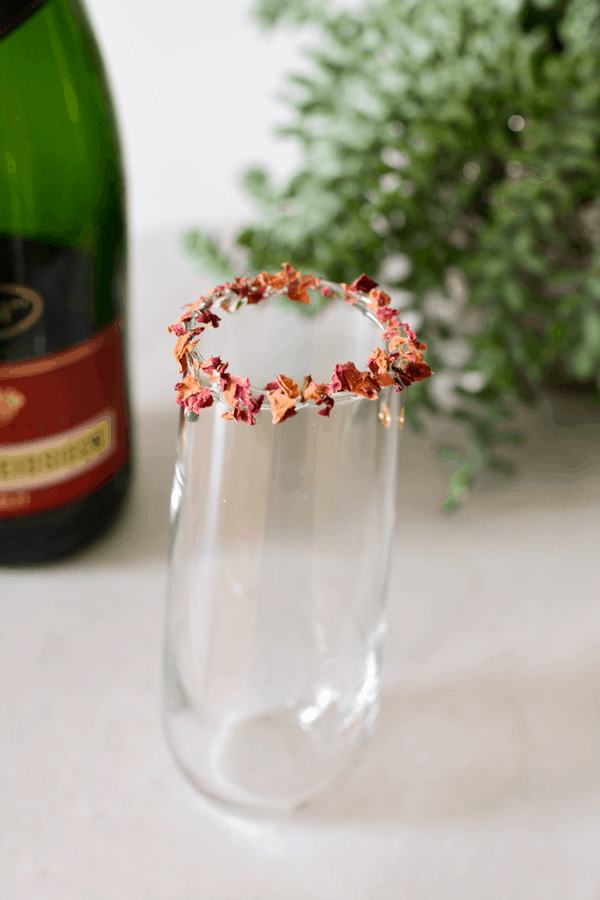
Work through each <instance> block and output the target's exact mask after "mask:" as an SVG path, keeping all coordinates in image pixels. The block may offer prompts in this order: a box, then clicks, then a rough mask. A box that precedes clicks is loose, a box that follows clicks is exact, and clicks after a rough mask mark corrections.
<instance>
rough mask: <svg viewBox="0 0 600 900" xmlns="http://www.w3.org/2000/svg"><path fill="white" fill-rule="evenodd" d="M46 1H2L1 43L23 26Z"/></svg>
mask: <svg viewBox="0 0 600 900" xmlns="http://www.w3.org/2000/svg"><path fill="white" fill-rule="evenodd" d="M44 3H46V0H0V41H1V40H2V38H4V37H6V35H7V34H10V33H11V31H14V30H15V28H18V26H19V25H22V24H23V22H25V21H27V19H28V18H29V17H30V16H32V15H33V14H34V13H35V12H37V10H38V9H39V8H40V6H43V4H44Z"/></svg>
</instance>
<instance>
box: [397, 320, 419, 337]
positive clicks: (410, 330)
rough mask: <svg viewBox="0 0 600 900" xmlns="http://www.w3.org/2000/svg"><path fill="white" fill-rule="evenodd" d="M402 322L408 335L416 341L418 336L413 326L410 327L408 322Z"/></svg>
mask: <svg viewBox="0 0 600 900" xmlns="http://www.w3.org/2000/svg"><path fill="white" fill-rule="evenodd" d="M400 324H401V325H402V327H403V328H404V332H405V334H406V337H407V338H408V339H409V341H416V339H417V336H416V334H415V333H414V331H413V330H412V328H409V325H408V322H401V323H400Z"/></svg>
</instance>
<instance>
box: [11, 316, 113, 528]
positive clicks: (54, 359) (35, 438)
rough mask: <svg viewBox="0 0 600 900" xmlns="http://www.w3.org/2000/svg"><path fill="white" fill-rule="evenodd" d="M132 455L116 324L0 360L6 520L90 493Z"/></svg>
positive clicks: (61, 503) (62, 503)
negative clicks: (56, 347)
mask: <svg viewBox="0 0 600 900" xmlns="http://www.w3.org/2000/svg"><path fill="white" fill-rule="evenodd" d="M128 452H129V441H128V429H127V407H126V400H125V385H124V377H123V365H122V355H121V330H120V326H119V323H118V322H117V321H115V322H113V323H112V324H111V325H109V326H108V327H107V328H105V329H103V330H102V331H100V332H98V334H96V335H94V337H92V338H90V339H89V340H87V341H84V342H82V343H80V344H76V345H75V346H73V347H69V349H68V350H61V351H60V352H58V353H52V354H50V355H49V356H44V357H41V358H40V359H32V360H24V361H22V362H14V363H3V364H0V518H7V517H9V516H18V515H26V514H29V513H37V512H44V511H45V510H49V509H54V508H56V507H58V506H64V505H66V504H68V503H71V502H73V501H75V500H78V499H80V498H82V497H85V496H87V495H88V494H90V493H91V492H92V491H94V490H96V489H97V488H99V487H100V485H102V484H103V483H104V482H105V481H107V480H108V479H109V478H110V477H111V476H112V475H114V473H115V472H116V471H117V470H118V469H119V468H120V467H121V466H122V465H123V464H124V463H125V461H126V459H127V456H128Z"/></svg>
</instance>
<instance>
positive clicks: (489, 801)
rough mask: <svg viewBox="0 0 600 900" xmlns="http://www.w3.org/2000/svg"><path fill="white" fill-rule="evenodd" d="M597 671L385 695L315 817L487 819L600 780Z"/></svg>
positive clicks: (567, 795)
mask: <svg viewBox="0 0 600 900" xmlns="http://www.w3.org/2000/svg"><path fill="white" fill-rule="evenodd" d="M599 685H600V669H599V668H598V666H597V664H596V666H595V668H589V670H587V671H586V672H585V673H577V674H576V675H569V674H549V675H547V676H546V677H542V676H539V677H534V678H528V679H527V678H523V679H520V680H517V679H512V680H511V678H510V677H508V676H507V677H492V676H486V677H479V676H478V674H477V672H473V673H472V675H471V677H470V678H469V679H465V680H464V681H462V682H460V683H458V682H455V683H453V684H444V685H437V686H434V687H431V688H423V689H420V690H414V689H413V690H407V691H397V692H395V693H393V694H387V695H385V696H384V698H383V707H382V713H381V719H380V725H379V729H378V731H377V734H376V736H375V738H374V739H373V742H372V743H371V745H370V747H369V749H368V752H367V756H366V758H365V760H364V761H363V762H362V763H361V765H360V766H359V768H358V769H357V771H356V772H355V773H354V775H353V776H352V777H351V779H350V781H349V783H348V784H346V786H345V787H343V788H341V789H340V790H339V792H338V793H336V794H334V795H333V796H332V797H331V798H329V799H328V800H327V801H326V802H325V804H323V805H322V806H320V807H315V809H314V810H312V811H311V810H308V811H307V812H306V813H304V814H303V817H305V818H306V819H313V820H314V821H318V822H325V821H329V820H335V821H341V820H349V819H350V820H352V819H360V820H361V821H364V820H367V821H369V820H372V821H373V822H374V823H375V822H385V821H386V820H392V819H393V820H396V821H398V820H409V821H410V820H413V821H416V820H420V821H424V820H440V819H445V818H446V819H447V818H455V817H468V818H471V819H473V818H475V819H477V818H484V817H485V816H487V815H488V814H491V813H493V812H496V811H501V810H502V809H503V808H510V807H511V806H513V807H514V805H518V806H520V807H528V808H530V809H531V808H533V809H536V808H537V809H540V808H541V809H543V808H544V807H545V806H547V805H550V804H553V803H556V802H559V803H564V802H565V801H566V800H569V799H576V798H577V797H585V795H586V794H587V793H591V792H593V791H595V790H597V789H598V788H599V787H600V762H599V760H600V716H599V710H600V705H599V688H598V686H599Z"/></svg>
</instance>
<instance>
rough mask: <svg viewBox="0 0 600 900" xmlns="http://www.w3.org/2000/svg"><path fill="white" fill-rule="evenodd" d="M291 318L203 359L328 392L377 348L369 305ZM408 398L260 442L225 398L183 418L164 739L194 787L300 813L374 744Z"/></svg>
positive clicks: (220, 341)
mask: <svg viewBox="0 0 600 900" xmlns="http://www.w3.org/2000/svg"><path fill="white" fill-rule="evenodd" d="M292 307H293V304H290V303H289V301H288V302H287V305H284V306H281V305H277V303H272V304H264V307H263V306H254V307H252V306H244V307H242V309H240V310H239V311H237V312H235V313H233V314H232V315H227V314H226V316H227V318H226V321H224V322H222V323H221V327H220V328H219V330H218V332H214V333H213V332H212V330H210V332H211V333H210V335H209V334H208V332H209V329H207V336H206V337H205V336H203V337H202V344H203V345H204V344H205V343H206V347H207V350H210V351H211V352H216V351H217V350H218V352H219V355H220V357H222V358H223V359H228V360H229V361H230V364H231V369H232V371H233V370H235V371H236V372H238V371H242V366H243V369H244V374H246V373H250V383H251V385H252V387H253V388H257V389H264V385H265V384H267V383H268V382H272V380H273V378H274V377H275V375H277V374H281V373H284V374H285V375H286V376H288V377H291V378H298V379H299V380H301V378H302V375H303V374H305V373H310V374H311V376H313V377H314V380H315V381H318V380H319V379H320V378H323V379H327V378H328V377H330V375H331V371H332V369H333V366H334V365H335V363H336V361H339V360H340V359H342V360H344V361H345V360H358V359H359V358H360V359H361V360H363V359H366V358H367V354H368V352H369V350H372V349H373V346H374V345H375V344H377V343H378V342H379V343H381V341H382V334H381V332H382V330H383V328H381V327H380V328H379V329H378V327H377V319H376V317H375V316H374V315H372V314H369V312H368V309H367V308H366V306H365V304H364V303H362V304H361V303H355V304H354V305H352V306H349V305H348V304H346V303H344V302H343V300H340V299H333V300H331V301H330V302H329V303H328V304H327V305H326V307H325V308H324V309H323V310H321V311H320V312H319V313H318V314H317V315H314V316H302V315H299V313H298V312H297V311H296V309H295V308H292ZM210 342H212V343H210ZM194 352H195V351H194ZM202 354H203V356H202V357H198V359H206V358H207V355H208V354H207V352H206V351H205V348H204V346H203V348H202ZM388 381H389V379H388ZM217 393H218V392H217ZM404 396H405V394H404V393H403V392H402V393H401V392H400V391H398V390H397V389H396V385H389V384H388V385H387V386H384V387H383V388H382V389H381V391H380V393H378V395H377V397H376V398H375V399H368V398H367V397H365V396H359V395H357V394H353V393H351V392H348V391H346V392H340V393H339V394H338V395H336V396H335V404H334V406H333V408H332V409H331V411H330V414H329V416H328V417H326V416H325V415H319V411H320V410H322V409H323V407H322V406H317V405H315V404H314V403H312V404H309V403H307V404H305V405H302V406H301V407H299V408H298V409H297V411H296V414H295V415H293V416H292V417H291V418H289V419H286V420H285V421H281V422H279V423H277V424H273V421H272V415H271V409H270V408H269V406H268V404H264V405H263V408H261V409H260V411H259V412H256V414H255V418H256V424H254V425H252V426H251V427H250V426H249V425H248V424H247V423H246V422H236V421H229V420H227V419H224V418H222V415H223V413H227V412H228V410H229V407H228V405H227V404H226V402H225V400H224V398H223V397H222V396H220V397H219V396H216V397H215V400H214V402H213V403H212V405H211V406H210V408H205V409H201V410H199V413H198V414H197V415H196V414H194V413H192V414H191V415H186V414H184V411H183V410H182V415H181V423H180V430H179V447H178V457H177V462H176V467H175V477H174V483H173V493H172V504H171V517H172V518H171V550H170V578H169V596H168V608H167V627H166V657H165V723H166V732H167V736H168V740H169V743H170V746H171V748H172V751H173V754H174V756H175V759H176V760H177V762H178V764H179V766H180V767H181V769H182V770H183V772H184V773H185V774H186V775H187V776H188V778H189V779H190V781H191V782H192V783H193V784H194V785H195V786H196V788H198V789H199V790H200V791H201V792H202V793H203V794H205V795H206V796H208V797H210V798H212V799H213V800H216V801H218V802H220V803H221V804H225V805H226V806H228V807H231V808H235V809H237V810H238V811H239V810H247V811H252V812H255V813H256V812H263V813H264V812H272V813H282V812H289V811H293V810H296V809H298V808H300V807H302V806H304V805H305V804H307V803H308V802H309V801H311V800H312V799H313V798H315V797H316V796H318V795H320V794H322V793H323V792H325V791H326V790H328V789H330V788H331V787H332V786H334V785H335V784H336V783H337V782H338V781H339V780H340V779H341V777H342V776H344V775H345V774H346V773H347V772H348V771H349V770H350V769H351V768H352V767H353V766H354V765H355V764H356V762H357V761H358V760H359V759H360V758H361V755H362V752H363V749H364V747H365V746H366V744H367V742H368V740H369V739H370V738H371V736H372V735H373V732H374V729H375V725H376V719H377V713H378V697H379V688H380V682H381V655H382V644H383V640H384V634H385V608H384V603H385V597H386V592H387V587H388V580H389V572H390V563H391V552H392V539H393V526H394V516H395V507H396V478H397V469H398V459H399V439H400V434H401V427H402V423H403V399H404ZM190 419H191V420H194V421H190Z"/></svg>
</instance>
